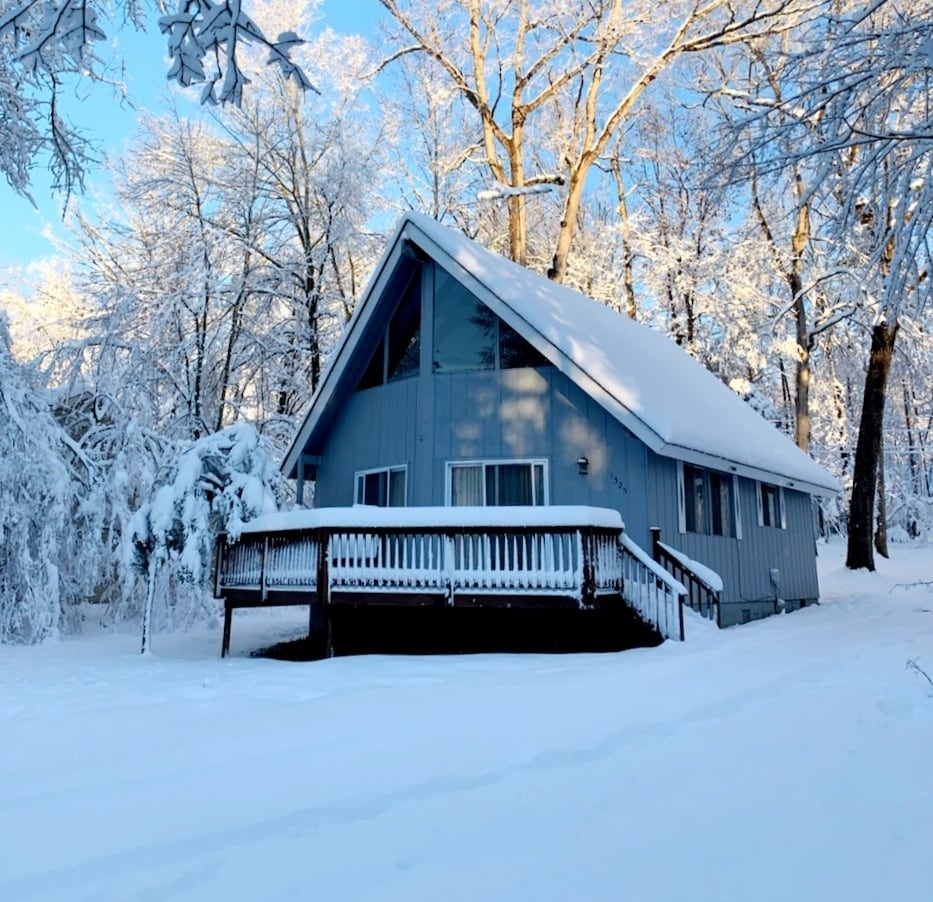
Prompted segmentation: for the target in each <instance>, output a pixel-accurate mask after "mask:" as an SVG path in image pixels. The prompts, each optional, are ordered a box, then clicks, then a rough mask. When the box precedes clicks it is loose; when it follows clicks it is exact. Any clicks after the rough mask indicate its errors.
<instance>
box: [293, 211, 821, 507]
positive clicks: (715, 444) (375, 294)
mask: <svg viewBox="0 0 933 902" xmlns="http://www.w3.org/2000/svg"><path fill="white" fill-rule="evenodd" d="M409 243H410V244H411V245H414V246H415V247H416V248H417V249H418V250H420V251H421V252H422V253H423V254H425V255H426V256H427V257H430V258H431V259H433V260H434V261H436V262H437V263H438V264H439V265H440V266H442V267H443V268H444V269H446V270H447V271H448V272H450V273H451V274H452V275H454V276H456V277H457V278H458V279H459V280H460V281H461V282H462V283H463V284H464V285H465V286H466V287H467V288H468V289H470V290H471V291H472V292H473V293H474V294H475V295H476V296H477V297H478V298H479V299H480V300H481V301H483V302H484V303H485V304H487V305H488V306H489V307H490V308H491V309H492V310H493V312H494V313H496V314H497V315H498V316H499V317H501V318H502V319H503V320H504V321H505V322H507V323H508V324H509V325H510V326H511V327H512V328H513V329H515V330H516V331H517V332H518V333H519V334H520V335H522V336H523V337H524V338H525V339H526V340H527V341H528V342H529V343H530V344H532V345H533V346H534V347H535V348H537V349H538V350H539V351H540V352H541V353H542V354H543V355H544V357H546V358H547V359H548V360H549V361H550V362H551V363H552V364H554V365H555V366H556V367H558V368H559V369H560V370H561V371H562V372H564V373H565V374H566V375H567V376H569V377H570V378H571V379H572V380H573V381H574V382H575V383H576V384H577V385H578V386H579V387H580V388H581V389H582V390H583V391H585V392H586V393H587V394H589V395H590V396H591V397H593V398H594V399H595V400H596V401H598V402H599V403H600V404H601V405H602V406H603V407H604V408H605V409H606V410H607V411H608V412H609V413H610V414H612V415H613V416H614V417H615V418H616V419H617V420H618V421H619V422H620V423H622V424H623V425H624V426H625V427H626V428H627V429H629V430H630V431H631V432H632V433H633V434H634V435H636V436H637V437H638V438H639V439H641V440H642V441H643V442H644V443H645V444H646V445H647V446H648V447H649V448H651V449H652V450H653V451H655V452H656V453H658V454H660V455H663V456H666V457H672V458H675V459H678V460H684V461H687V462H690V463H696V464H701V465H705V466H709V467H712V468H715V469H719V470H723V471H725V472H736V473H739V474H741V475H746V476H750V477H751V478H756V479H764V480H766V481H769V482H778V483H780V484H784V485H789V486H793V487H795V488H799V489H801V490H804V491H810V492H815V493H817V494H825V493H828V492H836V491H838V490H839V485H838V483H837V482H836V480H835V479H833V477H831V476H830V475H829V474H828V473H827V472H826V471H825V470H824V469H823V468H822V467H820V466H819V465H818V464H817V463H816V462H815V461H814V460H813V459H812V458H811V457H809V456H808V455H807V454H805V453H804V452H802V451H801V450H800V449H799V448H797V447H796V445H794V443H793V442H791V441H790V439H788V438H787V437H786V436H785V435H784V434H782V433H781V432H779V431H778V430H777V429H776V428H774V427H773V426H772V425H771V424H769V423H768V422H767V421H765V420H764V419H763V418H762V417H761V416H759V414H758V413H756V412H755V411H754V410H753V409H752V408H751V407H749V406H748V405H747V404H746V403H745V402H744V401H742V400H741V399H740V398H739V397H738V396H736V395H735V394H734V393H733V392H732V391H731V390H730V389H729V388H727V387H726V386H725V385H723V384H722V383H721V382H720V381H719V379H717V378H716V377H715V376H713V375H712V374H711V373H710V372H708V371H707V370H706V369H705V368H704V367H703V366H702V365H701V364H700V363H698V362H697V361H696V360H694V359H693V358H692V357H690V356H689V355H688V354H686V353H685V352H684V351H683V350H682V349H681V348H679V347H678V346H677V345H676V344H675V343H674V342H673V341H671V340H670V339H669V338H667V337H666V336H665V335H662V334H660V333H658V332H656V331H654V330H652V329H650V328H648V327H647V326H644V325H642V324H640V323H637V322H635V321H633V320H631V319H629V318H628V317H626V316H623V315H621V314H619V313H617V312H616V311H613V310H611V309H610V308H608V307H606V306H604V305H603V304H600V303H598V302H596V301H594V300H592V299H590V298H587V297H585V296H584V295H582V294H580V293H579V292H577V291H574V290H573V289H571V288H568V287H566V286H564V285H559V284H557V283H555V282H552V281H550V280H549V279H546V278H545V277H543V276H541V275H538V274H537V273H534V272H532V271H531V270H528V269H525V268H524V267H521V266H518V265H517V264H515V263H513V262H512V261H510V260H507V259H505V258H504V257H501V256H499V255H498V254H495V253H493V252H492V251H489V250H488V249H486V248H484V247H483V246H482V245H480V244H478V243H477V242H475V241H472V240H470V239H469V238H467V237H466V236H464V235H462V234H461V233H459V232H455V231H453V230H451V229H448V228H446V227H444V226H442V225H440V224H439V223H437V222H435V221H434V220H432V219H430V218H428V217H426V216H422V215H420V214H414V213H409V214H407V215H406V216H404V217H403V218H402V220H401V221H400V223H399V225H398V227H397V229H396V231H395V234H394V236H393V238H392V239H391V240H390V242H389V245H388V247H387V249H386V252H385V254H384V255H383V258H382V260H381V261H380V263H379V266H378V267H377V269H376V273H375V275H374V276H373V278H372V280H371V281H370V284H369V286H368V287H367V289H366V292H365V293H364V295H363V298H362V299H361V301H360V303H359V305H358V306H357V309H356V312H355V313H354V316H353V318H352V320H351V321H350V323H349V325H348V328H347V332H346V334H345V336H344V339H343V342H342V343H341V346H340V348H339V349H338V351H337V353H336V355H335V357H334V359H333V361H332V363H331V365H330V367H329V368H328V371H327V373H326V374H325V376H324V378H323V379H322V381H321V385H320V387H319V390H318V392H317V393H316V395H315V398H314V400H313V402H312V404H311V408H310V410H309V411H308V414H307V416H306V418H305V420H304V422H303V424H302V426H301V429H300V430H299V432H298V435H297V437H296V439H295V442H294V444H293V446H292V448H291V450H290V451H289V453H288V455H287V456H286V458H285V461H284V462H283V470H284V471H285V472H286V474H292V473H294V471H295V469H296V466H297V463H298V458H299V455H300V454H301V451H302V449H303V448H304V447H305V446H306V445H307V443H308V441H309V439H311V438H312V436H313V435H314V434H315V433H316V432H318V430H319V429H320V428H321V427H324V426H325V425H326V423H327V421H329V419H330V417H332V416H333V415H334V412H335V408H334V405H335V402H336V401H337V400H338V399H339V398H340V397H343V396H344V393H345V392H350V391H352V390H353V387H354V386H353V385H352V384H351V380H349V379H348V378H346V369H347V365H348V362H349V361H350V359H351V358H352V357H353V352H354V350H355V348H356V347H357V346H358V345H359V343H360V338H361V336H362V335H363V333H364V332H365V331H366V325H367V323H368V322H369V321H370V319H371V318H372V317H373V316H374V314H375V313H376V310H377V308H378V307H379V302H380V298H381V297H382V296H383V293H384V291H385V288H386V286H387V284H388V282H389V280H390V279H391V278H392V274H393V272H394V271H395V269H396V268H397V267H398V265H399V263H400V261H401V260H402V258H403V257H404V256H405V247H406V245H408V244H409ZM383 315H385V314H383Z"/></svg>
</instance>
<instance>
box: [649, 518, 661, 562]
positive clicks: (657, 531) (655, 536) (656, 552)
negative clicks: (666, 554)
mask: <svg viewBox="0 0 933 902" xmlns="http://www.w3.org/2000/svg"><path fill="white" fill-rule="evenodd" d="M648 532H649V533H650V534H651V557H652V559H653V560H655V561H657V562H658V563H659V564H660V563H661V527H660V526H652V527H651V529H649V530H648Z"/></svg>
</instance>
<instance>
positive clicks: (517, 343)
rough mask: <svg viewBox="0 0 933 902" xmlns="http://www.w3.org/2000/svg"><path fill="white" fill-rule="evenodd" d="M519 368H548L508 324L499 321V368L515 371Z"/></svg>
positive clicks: (546, 363)
mask: <svg viewBox="0 0 933 902" xmlns="http://www.w3.org/2000/svg"><path fill="white" fill-rule="evenodd" d="M520 366H550V364H549V363H548V361H547V360H546V359H545V358H544V357H542V356H541V354H540V353H539V352H538V351H537V350H536V349H535V348H533V347H532V346H531V345H530V344H529V343H528V342H527V341H525V339H524V338H522V337H521V335H519V334H518V332H516V331H515V330H514V329H513V328H512V327H511V326H510V325H509V324H508V323H504V322H503V321H502V320H501V319H500V320H499V368H500V369H503V370H508V369H515V368H517V367H520Z"/></svg>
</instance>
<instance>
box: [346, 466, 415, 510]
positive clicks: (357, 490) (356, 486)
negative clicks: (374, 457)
mask: <svg viewBox="0 0 933 902" xmlns="http://www.w3.org/2000/svg"><path fill="white" fill-rule="evenodd" d="M374 473H385V474H386V502H388V500H389V499H388V495H389V490H390V488H389V487H390V483H391V478H392V477H391V474H392V473H404V474H405V497H404V500H403V501H402V504H401V507H408V464H395V465H394V466H390V467H370V468H369V469H367V470H357V471H356V472H354V474H353V506H354V507H382V505H372V504H364V503H363V502H362V501H358V500H357V499H358V498H359V497H360V495H361V486H362V491H363V492H365V479H366V477H367V476H371V475H373V474H374ZM385 506H386V507H389V506H390V505H389V504H388V503H386V505H385ZM396 506H398V505H396Z"/></svg>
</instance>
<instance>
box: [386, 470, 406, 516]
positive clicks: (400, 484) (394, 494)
mask: <svg viewBox="0 0 933 902" xmlns="http://www.w3.org/2000/svg"><path fill="white" fill-rule="evenodd" d="M406 477H407V473H406V471H405V470H389V507H405V483H406V481H407V480H406Z"/></svg>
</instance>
